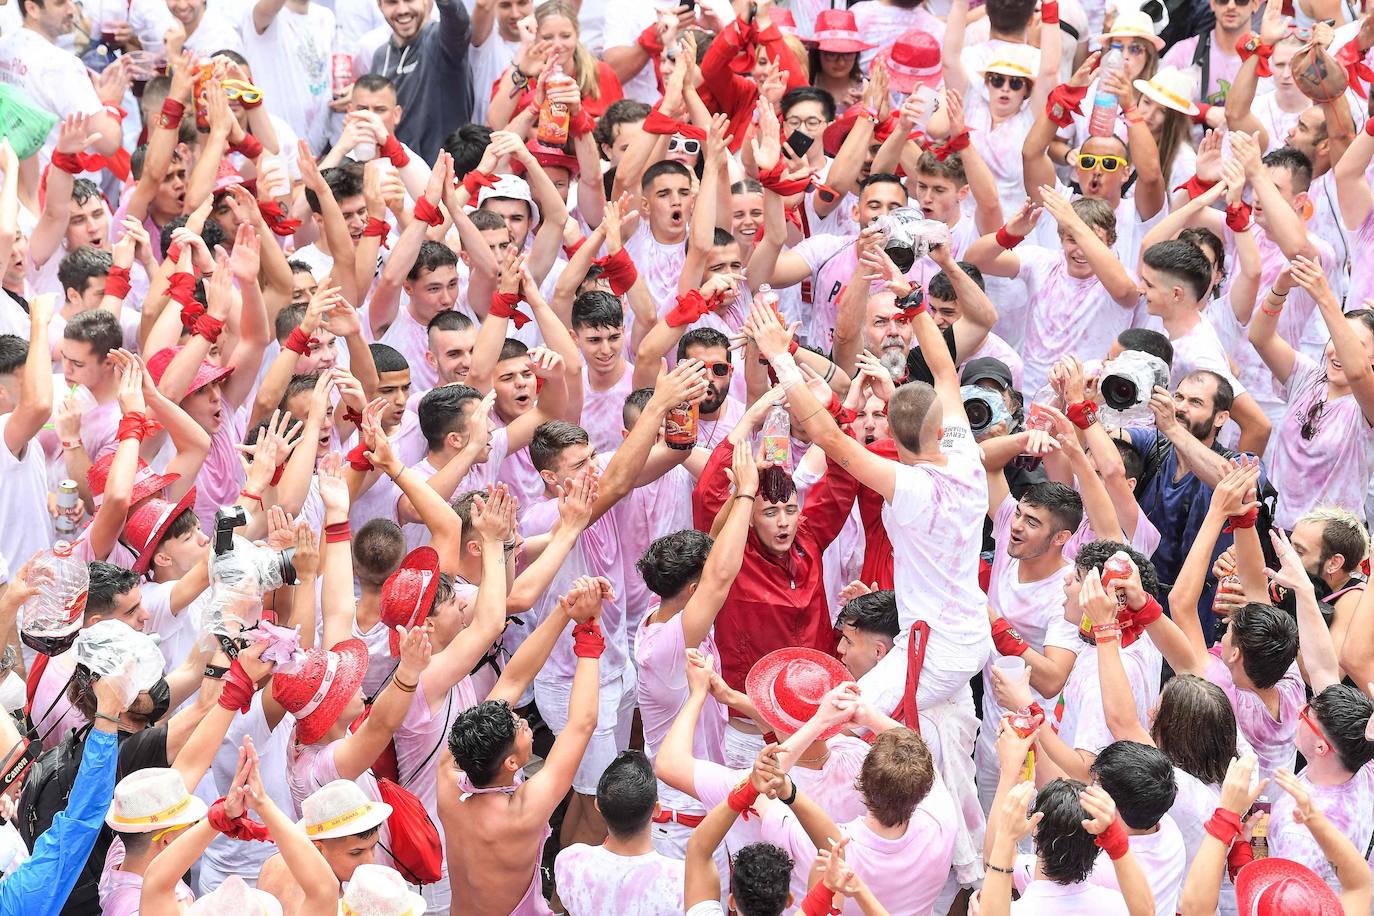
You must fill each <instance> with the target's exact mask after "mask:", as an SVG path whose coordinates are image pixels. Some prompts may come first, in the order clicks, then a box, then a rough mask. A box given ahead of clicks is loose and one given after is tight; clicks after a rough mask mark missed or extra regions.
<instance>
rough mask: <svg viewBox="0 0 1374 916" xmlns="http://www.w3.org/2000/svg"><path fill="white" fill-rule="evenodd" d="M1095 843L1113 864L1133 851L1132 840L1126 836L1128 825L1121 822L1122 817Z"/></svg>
mask: <svg viewBox="0 0 1374 916" xmlns="http://www.w3.org/2000/svg"><path fill="white" fill-rule="evenodd" d="M1094 842H1095V843H1096V844H1097V846H1098V848H1099V849H1101V850H1102V851H1104V852H1105V853H1107V856H1108V857H1109V858H1110V859H1111V860H1112V861H1113V862H1115V861H1116V860H1117V859H1119V858H1121V857H1122V856H1124V855H1125V854H1126V853H1128V852H1130V851H1131V839H1130V837H1128V836H1127V835H1126V825H1125V824H1123V823H1122V822H1121V817H1120V815H1118V816H1117V818H1116V820H1114V821H1112V822H1111V824H1109V825H1108V826H1107V829H1106V830H1104V831H1102V833H1101V834H1099V835H1098V837H1097V839H1096V840H1094Z"/></svg>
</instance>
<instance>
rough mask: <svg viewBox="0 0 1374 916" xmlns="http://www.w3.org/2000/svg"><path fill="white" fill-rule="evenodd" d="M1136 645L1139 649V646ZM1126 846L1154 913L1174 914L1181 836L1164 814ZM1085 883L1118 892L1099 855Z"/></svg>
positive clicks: (1182, 858) (1107, 862) (1183, 868)
mask: <svg viewBox="0 0 1374 916" xmlns="http://www.w3.org/2000/svg"><path fill="white" fill-rule="evenodd" d="M1140 642H1144V640H1141V641H1140ZM1136 644H1137V645H1139V642H1137V643H1136ZM1142 721H1144V720H1142ZM1130 842H1131V852H1132V853H1134V854H1135V859H1136V862H1137V863H1139V865H1140V870H1141V871H1143V872H1144V873H1145V881H1146V882H1147V883H1148V884H1149V885H1150V891H1151V893H1153V894H1154V898H1155V912H1156V913H1177V912H1178V898H1179V895H1180V894H1181V893H1182V891H1183V879H1184V877H1185V876H1186V874H1187V855H1186V854H1185V852H1184V849H1183V834H1181V833H1180V832H1179V829H1178V825H1177V824H1175V823H1174V819H1173V818H1171V817H1170V816H1169V815H1167V814H1166V815H1164V817H1163V818H1162V819H1161V820H1160V822H1159V827H1158V829H1157V830H1155V832H1154V833H1146V834H1141V835H1139V836H1133V837H1131V839H1130ZM1270 842H1271V843H1272V842H1273V841H1272V840H1271V841H1270ZM1270 855H1277V853H1275V852H1273V847H1272V846H1271V847H1270ZM1088 883H1089V884H1096V885H1097V886H1098V887H1104V888H1107V889H1108V890H1113V891H1116V892H1117V893H1118V894H1119V893H1120V892H1121V885H1120V884H1118V883H1117V880H1116V869H1115V868H1113V867H1112V860H1111V859H1109V858H1108V857H1107V856H1106V855H1103V854H1099V855H1098V857H1097V861H1096V862H1095V863H1093V870H1092V873H1091V874H1090V875H1088Z"/></svg>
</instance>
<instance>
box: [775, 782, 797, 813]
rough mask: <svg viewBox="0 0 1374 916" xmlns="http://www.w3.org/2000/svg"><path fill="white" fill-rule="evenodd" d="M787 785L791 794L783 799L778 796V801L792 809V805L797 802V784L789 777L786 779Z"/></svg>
mask: <svg viewBox="0 0 1374 916" xmlns="http://www.w3.org/2000/svg"><path fill="white" fill-rule="evenodd" d="M787 784H788V785H789V786H791V787H792V794H791V795H789V796H787V797H786V798H783V797H782V796H781V795H779V796H778V801H780V802H782V803H783V804H784V805H786V806H787V807H789V808H790V807H792V803H793V802H794V801H796V800H797V784H796V783H795V782H793V781H792V777H790V776H789V777H787Z"/></svg>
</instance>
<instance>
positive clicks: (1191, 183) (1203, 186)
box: [1174, 175, 1216, 200]
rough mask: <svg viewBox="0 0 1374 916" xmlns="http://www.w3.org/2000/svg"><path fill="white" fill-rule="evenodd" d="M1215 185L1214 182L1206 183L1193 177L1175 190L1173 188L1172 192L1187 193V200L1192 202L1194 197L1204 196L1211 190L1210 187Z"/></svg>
mask: <svg viewBox="0 0 1374 916" xmlns="http://www.w3.org/2000/svg"><path fill="white" fill-rule="evenodd" d="M1215 184H1216V182H1215V181H1206V180H1204V179H1202V178H1199V177H1197V176H1196V175H1194V176H1193V177H1192V178H1189V179H1188V180H1187V181H1185V182H1183V184H1181V185H1179V186H1178V187H1177V188H1174V190H1175V191H1179V190H1182V191H1187V192H1188V199H1189V200H1192V199H1193V198H1195V197H1198V196H1200V195H1202V194H1206V193H1207V192H1208V191H1209V190H1211V188H1212V186H1213V185H1215Z"/></svg>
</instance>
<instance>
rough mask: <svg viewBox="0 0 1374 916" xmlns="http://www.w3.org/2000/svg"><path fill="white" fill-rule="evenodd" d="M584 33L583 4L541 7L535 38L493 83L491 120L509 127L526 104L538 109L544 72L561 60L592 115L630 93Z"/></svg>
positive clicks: (555, 2)
mask: <svg viewBox="0 0 1374 916" xmlns="http://www.w3.org/2000/svg"><path fill="white" fill-rule="evenodd" d="M580 36H581V32H580V30H579V29H578V25H577V8H576V7H575V6H573V5H572V4H571V3H568V2H565V0H546V2H545V3H541V4H540V5H539V6H537V7H535V10H534V41H533V42H532V43H531V44H530V45H529V46H528V47H527V48H526V49H525V50H524V51H523V52H522V53H521V55H520V56H519V57H517V58H516V60H515V63H514V64H512V65H511V66H510V67H507V68H506V71H505V72H504V73H502V74H501V78H500V79H499V80H497V81H496V85H495V86H493V87H492V97H491V109H490V110H489V111H488V112H487V124H488V125H490V126H491V127H495V128H506V126H507V125H508V124H510V122H511V120H512V118H514V117H515V116H516V115H518V114H520V113H521V112H523V111H524V110H525V109H527V108H530V107H532V106H533V107H535V108H536V109H537V106H538V105H539V103H540V102H542V101H543V98H544V96H543V91H544V86H543V79H542V78H543V75H544V73H545V72H546V71H547V70H548V69H549V68H550V67H551V66H552V65H553V64H554V63H555V62H556V63H557V64H558V67H559V69H561V70H562V71H563V73H564V74H565V75H566V76H568V77H570V78H571V79H572V80H573V81H574V82H575V83H576V84H577V89H578V92H579V93H580V94H581V103H580V104H581V107H582V110H583V111H585V112H586V113H587V115H588V116H589V117H591V118H599V117H601V115H603V114H605V113H606V109H607V108H608V107H609V106H610V104H611V103H612V102H615V101H618V100H619V99H621V98H624V95H625V93H624V91H623V90H622V89H621V86H620V80H619V79H617V78H616V75H615V71H614V70H612V69H611V68H610V66H609V65H607V64H606V63H605V62H604V61H599V60H597V59H596V58H594V57H592V55H591V52H590V51H588V50H587V49H586V47H585V46H583V44H582V42H581V39H580ZM574 107H576V105H574Z"/></svg>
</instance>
